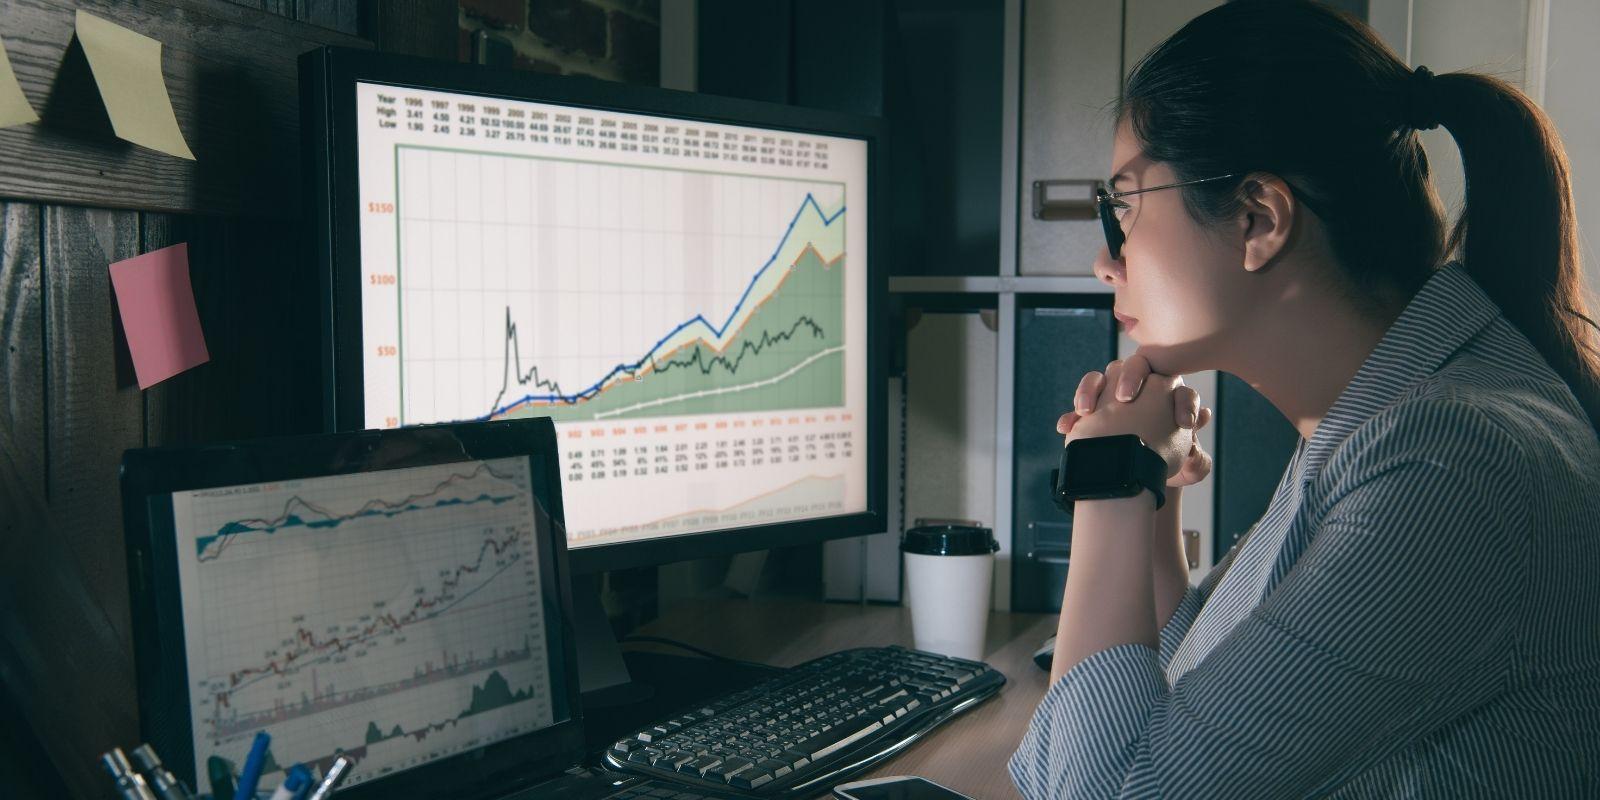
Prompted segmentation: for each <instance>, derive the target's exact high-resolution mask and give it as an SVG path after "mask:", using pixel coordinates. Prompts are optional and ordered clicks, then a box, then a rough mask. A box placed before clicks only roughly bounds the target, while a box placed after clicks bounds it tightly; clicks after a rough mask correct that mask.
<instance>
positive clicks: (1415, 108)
mask: <svg viewBox="0 0 1600 800" xmlns="http://www.w3.org/2000/svg"><path fill="white" fill-rule="evenodd" d="M1436 99H1437V98H1436V97H1435V91H1434V87H1433V72H1431V71H1430V70H1429V69H1428V68H1427V67H1417V68H1416V69H1414V70H1412V71H1411V77H1410V78H1409V79H1408V80H1407V81H1406V120H1405V122H1406V125H1408V126H1409V127H1411V128H1412V129H1413V130H1419V131H1426V130H1432V129H1434V128H1437V127H1439V111H1438V108H1437V107H1436V104H1435V100H1436Z"/></svg>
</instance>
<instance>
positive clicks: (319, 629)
mask: <svg viewBox="0 0 1600 800" xmlns="http://www.w3.org/2000/svg"><path fill="white" fill-rule="evenodd" d="M529 465H530V462H529V460H528V459H527V458H526V457H522V458H490V459H484V460H467V461H460V462H457V463H442V464H432V465H429V466H419V467H408V468H404V469H387V470H378V471H365V472H359V473H355V474H345V475H332V476H326V477H317V478H307V479H298V480H278V481H269V482H265V483H248V484H241V485H233V486H224V487H216V488H207V489H203V490H197V491H180V492H175V493H173V494H171V495H170V498H171V504H172V506H171V507H172V524H173V528H174V533H175V534H176V535H175V537H174V540H175V543H176V545H177V574H178V580H179V584H180V590H181V591H180V595H181V598H182V600H181V607H182V627H183V632H184V642H185V648H186V650H187V652H186V653H185V663H186V665H187V671H188V681H189V686H188V696H189V706H190V707H189V714H190V718H191V725H192V727H191V731H192V734H191V735H192V738H193V744H194V766H195V774H196V775H205V774H207V761H208V760H209V759H210V758H211V757H213V756H220V757H221V758H223V759H226V760H227V761H228V762H230V763H231V764H232V767H233V769H234V771H235V772H237V771H238V769H239V767H240V766H242V765H243V763H244V761H245V758H246V755H247V753H248V752H249V750H250V747H251V743H252V741H253V739H254V738H255V735H256V733H257V732H258V731H267V732H268V733H270V734H271V749H270V751H269V758H268V760H267V763H266V766H265V768H264V770H263V781H262V785H265V786H272V785H276V784H277V783H278V782H279V779H280V778H279V777H271V778H268V777H267V776H270V775H272V773H274V772H279V771H282V770H286V769H287V768H288V767H289V766H290V765H292V764H295V763H304V764H306V765H307V766H310V767H312V768H313V771H314V772H316V773H318V774H321V773H322V772H325V771H326V768H327V767H328V765H329V764H330V763H331V762H332V761H333V759H334V757H335V756H337V755H339V754H344V755H347V756H349V757H350V758H352V759H353V760H354V761H355V764H354V766H353V768H352V770H351V773H350V776H349V778H348V780H347V781H346V784H345V785H346V786H353V785H356V784H360V783H364V782H368V781H371V780H373V779H375V778H381V777H383V776H386V775H390V774H393V773H396V772H399V771H402V770H407V769H411V768H414V767H418V766H422V765H424V764H428V763H431V762H435V761H439V760H442V759H445V758H448V757H450V756H453V755H457V754H460V753H463V752H466V751H470V750H474V749H477V748H481V747H484V746H486V745H490V744H493V743H495V742H498V741H502V740H505V739H508V738H511V737H514V736H518V735H521V734H525V733H530V732H534V731H538V730H541V729H544V728H547V727H550V726H552V725H554V724H556V723H558V722H561V721H563V720H565V719H568V718H569V711H568V709H567V708H566V707H565V706H566V705H567V704H566V702H565V701H564V699H565V694H564V692H563V691H562V687H560V686H554V687H553V686H552V669H551V664H552V661H554V662H556V663H558V664H559V663H560V661H561V658H562V655H561V652H560V651H559V650H556V649H554V644H553V643H554V642H556V641H558V638H557V637H556V636H547V635H546V632H547V629H548V628H551V627H556V626H559V624H560V623H559V616H558V615H559V613H560V609H559V608H552V607H551V606H553V605H554V606H558V605H559V600H558V599H553V598H556V597H557V596H556V595H554V594H553V593H552V592H550V591H548V590H547V589H548V588H549V587H545V586H543V585H542V583H543V582H545V581H548V580H550V576H551V575H552V574H553V573H552V572H551V570H550V569H549V567H548V565H545V564H542V563H541V562H542V561H543V560H548V559H550V558H551V555H550V552H549V551H548V550H547V549H543V548H542V547H541V545H540V543H541V542H543V541H547V539H548V536H549V534H548V533H546V532H541V530H540V523H541V519H540V509H539V506H538V500H537V499H536V497H535V494H534V491H533V481H534V479H535V476H532V475H530V474H529V472H530V469H529ZM544 523H545V524H548V520H547V519H545V520H544Z"/></svg>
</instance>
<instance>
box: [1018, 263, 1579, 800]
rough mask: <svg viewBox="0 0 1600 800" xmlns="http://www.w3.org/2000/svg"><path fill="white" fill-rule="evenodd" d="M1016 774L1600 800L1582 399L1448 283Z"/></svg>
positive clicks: (1093, 783) (1146, 792)
mask: <svg viewBox="0 0 1600 800" xmlns="http://www.w3.org/2000/svg"><path fill="white" fill-rule="evenodd" d="M1307 357H1308V358H1315V357H1316V355H1315V354H1312V353H1308V354H1307ZM1010 766H1011V776H1012V779H1013V780H1014V781H1015V782H1016V785H1017V788H1018V789H1020V790H1021V792H1022V794H1023V795H1024V796H1026V797H1029V798H1040V797H1071V798H1100V797H1123V798H1132V797H1173V798H1179V797H1181V798H1227V799H1228V800H1242V799H1243V798H1256V797H1260V798H1292V797H1338V798H1379V797H1381V798H1391V797H1393V798H1399V797H1406V798H1412V797H1450V798H1462V797H1487V796H1497V797H1539V798H1546V797H1585V798H1600V777H1597V776H1596V772H1597V770H1600V440H1597V438H1596V434H1595V431H1594V429H1593V428H1591V427H1590V425H1589V423H1588V419H1587V417H1586V416H1585V415H1584V412H1583V410H1582V408H1581V407H1580V406H1579V404H1578V402H1577V399H1576V398H1575V397H1574V396H1573V394H1572V391H1571V389H1570V388H1569V387H1568V386H1567V385H1566V384H1565V383H1564V382H1563V381H1562V380H1561V379H1560V377H1559V376H1557V375H1556V374H1555V372H1554V371H1553V370H1551V369H1550V367H1549V365H1548V364H1547V363H1546V362H1545V361H1544V359H1543V358H1542V357H1541V356H1540V355H1539V353H1538V352H1537V351H1536V350H1535V349H1534V347H1533V346H1532V344H1530V343H1529V341H1528V340H1527V338H1526V337H1525V336H1523V335H1522V333H1521V332H1520V331H1518V330H1517V329H1516V328H1515V327H1514V326H1513V325H1512V324H1511V323H1510V322H1509V321H1507V320H1506V319H1505V317H1504V316H1502V315H1501V314H1500V312H1499V309H1498V307H1497V306H1495V304H1494V303H1493V302H1492V301H1491V300H1490V299H1489V298H1488V296H1486V295H1485V294H1484V293H1483V291H1482V290H1481V289H1480V288H1479V287H1478V285H1477V283H1476V282H1475V281H1473V280H1472V278H1471V276H1469V275H1468V274H1467V273H1466V271H1465V269H1464V268H1463V267H1462V266H1461V265H1460V264H1458V263H1455V262H1451V263H1450V264H1447V265H1445V266H1444V267H1442V268H1441V269H1440V270H1439V271H1438V272H1436V273H1435V274H1434V275H1433V276H1431V277H1430V278H1429V280H1428V282H1427V284H1426V285H1425V286H1424V287H1423V288H1422V289H1421V291H1419V292H1418V293H1417V295H1416V296H1415V297H1413V298H1412V300H1411V302H1410V303H1409V304H1408V305H1407V307H1406V309H1405V311H1404V312H1403V313H1402V314H1401V315H1400V317H1399V318H1398V319H1397V320H1396V321H1395V322H1394V324H1393V325H1391V326H1390V328H1389V330H1388V331H1387V332H1386V333H1385V334H1384V336H1383V339H1382V341H1381V342H1380V343H1379V344H1378V346H1377V347H1376V348H1375V349H1374V350H1373V351H1372V353H1371V355H1369V356H1368V358H1367V359H1366V361H1365V362H1364V363H1363V364H1362V366H1361V369H1360V370H1359V371H1358V372H1357V373H1356V375H1355V377H1354V378H1353V379H1352V380H1351V381H1350V383H1349V385H1348V386H1346V387H1345V389H1344V391H1343V393H1341V394H1340V396H1339V399H1338V400H1337V401H1336V402H1335V403H1334V405H1333V407H1332V408H1330V409H1329V410H1328V413H1327V416H1326V417H1324V418H1323V420H1322V422H1321V424H1319V425H1318V426H1317V429H1316V432H1315V433H1314V434H1313V435H1312V437H1311V440H1310V441H1309V442H1307V441H1305V440H1301V442H1300V446H1299V447H1298V448H1297V449H1296V451H1295V454H1294V458H1293V459H1292V460H1291V462H1290V463H1289V466H1288V468H1287V469H1286V470H1285V472H1284V475H1283V478H1282V480H1281V481H1280V482H1279V484H1278V488H1277V491H1276V492H1275V493H1274V495H1273V498H1272V502H1271V504H1270V505H1269V506H1268V509H1267V512H1266V514H1265V515H1264V516H1263V517H1262V518H1261V520H1260V521H1259V522H1257V523H1256V525H1255V527H1254V528H1252V529H1251V531H1250V532H1249V533H1248V534H1247V535H1246V536H1245V538H1244V539H1243V540H1241V542H1240V544H1238V545H1236V546H1235V547H1234V548H1233V550H1231V551H1229V553H1228V555H1227V556H1226V557H1225V558H1224V559H1223V560H1222V561H1221V562H1220V563H1219V564H1217V566H1216V567H1215V568H1214V569H1212V570H1211V572H1210V573H1209V574H1208V575H1207V576H1206V578H1205V579H1204V580H1202V581H1201V582H1200V585H1199V586H1197V587H1190V588H1189V590H1188V592H1187V593H1186V594H1185V595H1184V598H1183V601H1182V603H1181V604H1180V605H1179V606H1178V609H1177V611H1176V612H1175V613H1174V614H1173V615H1172V617H1171V619H1170V620H1168V621H1167V622H1166V623H1165V625H1164V626H1163V627H1162V629H1161V631H1160V649H1159V651H1157V650H1154V649H1151V648H1150V647H1148V646H1146V645H1143V644H1124V645H1117V646H1114V647H1109V648H1106V649H1105V650H1101V651H1099V652H1097V653H1094V654H1093V655H1090V656H1089V657H1088V658H1086V659H1084V660H1083V661H1081V662H1079V663H1078V664H1076V665H1074V666H1073V667H1072V669H1071V670H1069V671H1068V672H1067V674H1066V675H1064V676H1062V678H1061V679H1060V680H1059V681H1057V682H1056V684H1055V685H1054V686H1052V687H1050V689H1049V691H1048V692H1047V693H1046V694H1045V697H1044V700H1043V701H1041V702H1040V704H1039V707H1038V709H1037V711H1035V713H1034V717H1033V721H1032V723H1031V724H1030V726H1029V728H1028V731H1027V733H1026V735H1025V736H1024V737H1023V740H1022V744H1021V746H1020V747H1019V748H1018V750H1017V752H1016V754H1015V755H1014V756H1013V757H1012V759H1011V765H1010Z"/></svg>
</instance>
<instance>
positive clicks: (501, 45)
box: [460, 0, 661, 86]
mask: <svg viewBox="0 0 1600 800" xmlns="http://www.w3.org/2000/svg"><path fill="white" fill-rule="evenodd" d="M460 8H461V11H460V26H461V37H460V46H461V60H463V61H476V62H479V63H484V64H494V65H500V66H511V67H516V68H518V69H527V70H533V71H535V72H550V73H559V74H563V75H590V76H593V77H596V78H604V79H607V80H614V81H627V82H629V83H642V84H648V85H651V86H655V85H658V84H659V83H660V79H661V2H660V0H461V5H460Z"/></svg>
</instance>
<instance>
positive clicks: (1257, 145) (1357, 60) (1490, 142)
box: [1116, 0, 1600, 430]
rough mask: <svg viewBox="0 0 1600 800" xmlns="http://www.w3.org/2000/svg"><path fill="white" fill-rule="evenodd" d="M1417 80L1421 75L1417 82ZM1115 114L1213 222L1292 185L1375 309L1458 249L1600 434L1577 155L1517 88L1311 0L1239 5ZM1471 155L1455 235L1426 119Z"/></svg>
mask: <svg viewBox="0 0 1600 800" xmlns="http://www.w3.org/2000/svg"><path fill="white" fill-rule="evenodd" d="M1419 84H1420V85H1419ZM1116 113H1117V118H1118V119H1119V120H1122V119H1126V120H1128V122H1129V123H1130V124H1131V127H1132V130H1133V133H1134V136H1135V137H1136V138H1137V139H1138V141H1139V142H1140V144H1141V145H1142V146H1143V148H1144V152H1145V154H1146V155H1147V156H1148V157H1149V158H1151V159H1153V160H1155V161H1160V162H1164V163H1166V164H1168V165H1169V166H1171V167H1172V169H1173V171H1174V172H1175V174H1176V176H1177V180H1180V181H1182V180H1196V179H1200V178H1205V177H1209V176H1214V175H1221V174H1226V173H1230V172H1232V173H1239V174H1240V176H1241V177H1240V178H1238V179H1233V180H1225V181H1212V182H1209V183H1201V184H1196V185H1194V186H1189V187H1185V188H1184V189H1183V190H1182V191H1183V198H1184V204H1185V207H1186V208H1187V209H1188V212H1189V214H1190V215H1191V216H1192V217H1194V219H1195V220H1196V221H1198V222H1201V223H1203V224H1211V225H1215V224H1220V223H1222V222H1224V221H1226V220H1229V219H1232V218H1234V217H1235V216H1236V214H1237V213H1238V212H1239V210H1240V208H1241V206H1240V199H1241V197H1242V195H1241V194H1240V192H1241V190H1242V187H1243V186H1244V185H1245V184H1244V181H1245V180H1246V178H1247V177H1248V172H1250V171H1257V172H1267V173H1271V174H1273V175H1277V176H1278V177H1280V178H1282V179H1283V180H1284V181H1286V182H1287V183H1289V184H1290V186H1291V188H1292V190H1293V191H1294V193H1295V194H1296V196H1297V197H1299V198H1300V199H1301V200H1302V202H1304V203H1305V204H1306V205H1307V207H1309V208H1311V209H1312V211H1313V212H1315V213H1316V215H1317V216H1318V218H1319V219H1320V220H1321V221H1322V223H1323V225H1324V227H1325V228H1326V229H1327V232H1328V239H1329V243H1330V246H1331V247H1332V249H1333V253H1334V256H1335V258H1336V259H1337V261H1338V262H1339V267H1340V268H1341V272H1342V278H1343V280H1344V285H1343V286H1342V287H1341V288H1342V289H1344V290H1345V291H1347V292H1348V293H1349V294H1350V296H1351V297H1352V298H1355V299H1357V300H1358V307H1360V308H1362V310H1363V313H1375V312H1379V311H1398V309H1399V307H1400V306H1402V305H1404V303H1405V302H1406V301H1407V300H1408V299H1409V298H1410V297H1411V296H1412V295H1413V294H1415V293H1416V291H1417V289H1419V288H1421V286H1422V284H1423V283H1425V282H1426V281H1427V279H1428V277H1429V276H1430V275H1432V274H1433V271H1434V270H1435V269H1436V268H1438V267H1439V266H1441V265H1442V263H1443V262H1444V261H1445V260H1446V259H1447V258H1452V257H1453V258H1457V259H1459V260H1460V261H1461V262H1462V264H1463V266H1464V267H1465V268H1466V270H1467V272H1468V273H1469V274H1471V275H1472V277H1473V279H1474V280H1476V281H1477V283H1478V285H1479V286H1480V287H1482V288H1483V290H1484V292H1485V293H1486V294H1488V295H1489V297H1491V298H1492V299H1493V300H1494V301H1495V303H1496V304H1498V305H1499V307H1500V310H1501V312H1502V313H1503V314H1504V315H1505V316H1506V318H1507V319H1508V320H1510V321H1511V323H1512V324H1514V325H1515V326H1516V327H1517V328H1518V329H1519V330H1521V331H1522V333H1523V334H1524V335H1525V336H1527V338H1528V339H1529V341H1531V342H1532V343H1533V345H1534V347H1535V348H1537V349H1538V351H1539V352H1540V353H1541V354H1542V355H1543V356H1544V358H1545V360H1546V361H1548V362H1549V364H1550V366H1551V367H1552V368H1553V369H1554V370H1555V371H1556V373H1557V374H1559V375H1560V376H1561V377H1562V379H1564V380H1565V381H1566V382H1567V385H1568V386H1569V387H1570V388H1571V389H1572V392H1573V394H1574V395H1575V396H1576V397H1577V399H1578V402H1579V403H1580V404H1581V405H1582V406H1583V409H1584V411H1585V412H1586V413H1587V414H1588V417H1589V421H1590V424H1591V425H1592V426H1594V427H1595V428H1596V430H1600V337H1597V336H1596V332H1597V331H1600V328H1597V327H1596V324H1595V322H1594V320H1593V315H1592V314H1591V312H1590V311H1589V309H1588V306H1587V303H1586V300H1585V297H1584V292H1583V271H1582V268H1581V266H1580V265H1579V263H1578V246H1577V224H1576V221H1575V219H1574V217H1573V205H1572V191H1571V187H1570V178H1569V173H1568V167H1567V157H1566V152H1565V149H1564V148H1563V146H1562V144H1561V138H1560V136H1559V135H1558V134H1557V133H1556V130H1555V127H1554V126H1553V125H1552V124H1551V123H1550V120H1549V118H1547V117H1546V116H1545V114H1544V112H1543V111H1541V110H1540V109H1539V107H1538V106H1537V105H1536V104H1534V103H1533V101H1531V100H1529V99H1528V98H1527V97H1526V96H1524V95H1523V94H1522V93H1521V92H1520V91H1518V90H1517V89H1516V88H1514V87H1512V86H1511V85H1509V84H1507V83H1505V82H1504V81H1501V80H1499V79H1497V78H1494V77H1490V76H1487V75H1479V74H1473V73H1467V72H1452V73H1448V74H1443V75H1438V76H1432V77H1427V76H1422V75H1417V74H1414V73H1413V72H1412V70H1411V69H1410V68H1408V67H1407V66H1406V64H1405V63H1404V62H1403V61H1401V60H1400V59H1399V58H1398V57H1397V56H1396V55H1395V53H1394V52H1393V51H1392V50H1390V49H1389V47H1388V46H1386V45H1385V44H1384V43H1383V42H1382V40H1380V39H1379V38H1378V37H1377V35H1376V34H1375V33H1374V32H1373V31H1372V29H1371V28H1369V27H1368V26H1367V25H1366V24H1365V23H1363V22H1361V21H1360V20H1357V19H1355V18H1354V17H1351V16H1349V15H1347V14H1345V13H1343V12H1340V11H1337V10H1334V9H1331V8H1328V7H1326V6H1323V5H1320V4H1318V3H1314V2H1309V1H1308V0H1236V1H1235V2H1231V3H1225V4H1223V5H1221V6H1219V7H1217V8H1215V9H1213V10H1211V11H1209V12H1207V13H1205V14H1202V15H1200V16H1199V17H1196V18H1195V19H1194V20H1192V21H1190V22H1189V24H1187V25H1185V26H1184V27H1183V29H1182V30H1179V31H1178V32H1177V33H1175V34H1173V35H1172V37H1171V38H1169V39H1167V40H1166V41H1165V42H1163V43H1162V44H1161V45H1160V46H1158V47H1157V48H1156V49H1154V50H1152V51H1151V52H1150V53H1149V54H1147V55H1146V56H1145V57H1144V58H1142V59H1140V61H1139V62H1138V63H1137V64H1136V65H1134V68H1133V70H1132V72H1131V73H1130V74H1129V76H1128V81H1127V86H1126V89H1125V91H1124V94H1123V96H1122V98H1121V99H1120V101H1119V102H1118V104H1117V109H1116ZM1433 123H1437V124H1439V125H1442V126H1443V127H1444V128H1445V129H1446V130H1448V131H1449V132H1450V134H1451V135H1452V136H1454V137H1455V141H1456V144H1457V145H1458V146H1459V147H1460V149H1461V159H1462V167H1463V171H1464V172H1465V175H1466V205H1465V209H1464V210H1463V211H1462V214H1461V218H1460V219H1459V220H1457V221H1456V223H1455V226H1454V228H1453V229H1452V230H1451V231H1450V233H1449V235H1448V236H1446V233H1445V218H1444V212H1443V209H1442V207H1441V204H1440V201H1439V198H1438V195H1437V194H1436V193H1435V191H1434V189H1433V185H1432V182H1431V181H1430V180H1429V177H1428V159H1427V156H1426V155H1425V154H1424V152H1423V149H1422V143H1421V141H1420V140H1419V139H1418V137H1417V135H1416V128H1415V127H1414V126H1418V125H1420V126H1423V127H1430V126H1431V124H1433Z"/></svg>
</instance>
